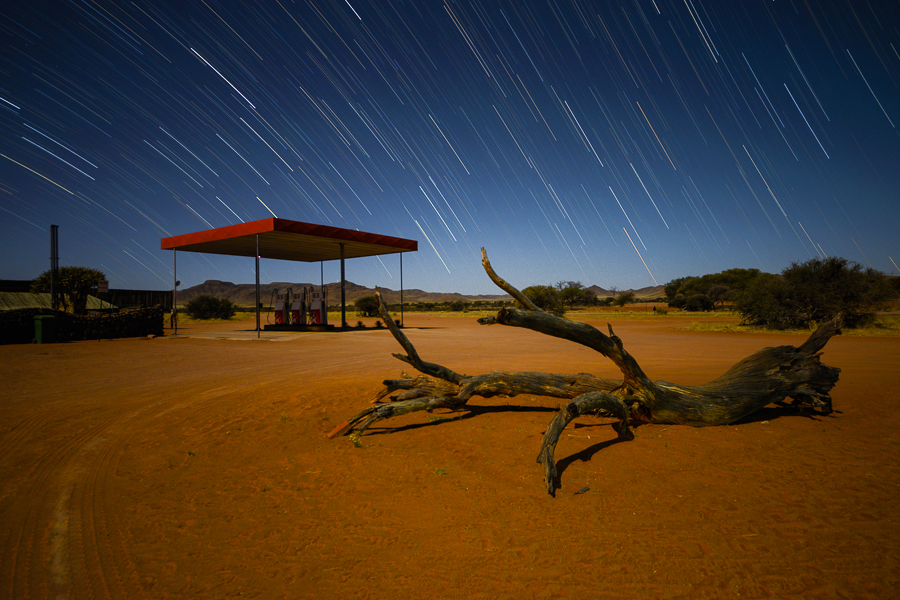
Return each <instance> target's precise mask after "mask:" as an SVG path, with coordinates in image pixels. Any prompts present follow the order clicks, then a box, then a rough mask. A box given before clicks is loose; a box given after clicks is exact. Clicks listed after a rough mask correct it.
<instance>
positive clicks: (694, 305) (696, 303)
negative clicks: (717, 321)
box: [684, 294, 715, 312]
mask: <svg viewBox="0 0 900 600" xmlns="http://www.w3.org/2000/svg"><path fill="white" fill-rule="evenodd" d="M714 308H715V305H713V301H712V300H711V299H710V297H709V296H707V295H706V294H693V295H691V296H688V297H687V298H685V301H684V310H688V311H691V312H706V311H710V310H713V309H714Z"/></svg>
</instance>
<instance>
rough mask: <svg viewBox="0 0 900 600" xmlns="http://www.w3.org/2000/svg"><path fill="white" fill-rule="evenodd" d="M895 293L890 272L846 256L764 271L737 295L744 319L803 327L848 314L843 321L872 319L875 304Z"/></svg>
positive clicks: (771, 325) (867, 321)
mask: <svg viewBox="0 0 900 600" xmlns="http://www.w3.org/2000/svg"><path fill="white" fill-rule="evenodd" d="M891 296H892V290H891V285H890V283H889V281H888V279H887V277H886V276H885V275H884V274H883V273H880V272H878V271H876V270H874V269H871V268H866V269H863V267H862V266H861V265H859V264H858V263H855V262H852V261H848V260H847V259H844V258H839V257H831V258H826V259H820V258H813V259H810V260H808V261H806V262H804V263H792V264H791V266H790V267H788V268H786V269H785V270H784V271H782V273H781V277H777V276H775V275H768V274H760V275H759V276H757V277H756V278H755V279H754V280H753V282H752V283H751V284H750V286H748V288H747V290H746V291H745V292H744V293H743V294H742V295H741V296H740V297H739V298H738V299H737V300H735V309H736V310H738V311H739V312H740V313H741V316H742V317H743V319H744V322H746V323H749V324H751V325H762V326H764V327H769V328H772V329H801V328H808V327H811V326H815V325H817V324H819V323H823V322H825V321H829V320H831V319H832V318H834V317H835V315H837V314H838V313H843V314H844V326H846V327H861V326H865V325H868V324H870V323H872V321H873V320H874V318H875V314H874V311H875V309H876V307H878V306H881V304H882V303H883V302H884V301H885V300H887V299H888V298H890V297H891Z"/></svg>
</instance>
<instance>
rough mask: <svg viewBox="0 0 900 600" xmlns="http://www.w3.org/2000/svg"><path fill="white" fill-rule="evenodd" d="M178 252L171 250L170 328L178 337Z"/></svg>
mask: <svg viewBox="0 0 900 600" xmlns="http://www.w3.org/2000/svg"><path fill="white" fill-rule="evenodd" d="M177 254H178V250H176V249H175V248H172V323H171V325H172V327H173V328H174V329H175V333H174V335H178V304H177V303H176V297H177V292H178V266H177V265H178V262H177V261H178V259H177Z"/></svg>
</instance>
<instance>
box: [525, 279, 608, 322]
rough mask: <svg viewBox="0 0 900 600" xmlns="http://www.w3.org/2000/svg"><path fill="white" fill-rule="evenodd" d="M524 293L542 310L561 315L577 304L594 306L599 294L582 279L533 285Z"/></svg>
mask: <svg viewBox="0 0 900 600" xmlns="http://www.w3.org/2000/svg"><path fill="white" fill-rule="evenodd" d="M522 293H523V294H525V295H526V296H528V298H529V299H530V300H531V301H532V302H534V303H535V305H536V306H538V307H539V308H540V309H541V310H544V311H546V312H548V313H550V314H553V315H556V316H557V317H561V316H563V315H564V314H565V313H566V310H568V309H570V308H575V307H576V306H594V305H595V304H597V296H596V295H595V294H594V293H593V292H592V291H590V290H589V289H587V288H586V287H584V285H583V284H582V283H581V282H580V281H560V282H558V283H557V284H556V285H555V286H553V285H533V286H531V287H527V288H525V289H524V290H522Z"/></svg>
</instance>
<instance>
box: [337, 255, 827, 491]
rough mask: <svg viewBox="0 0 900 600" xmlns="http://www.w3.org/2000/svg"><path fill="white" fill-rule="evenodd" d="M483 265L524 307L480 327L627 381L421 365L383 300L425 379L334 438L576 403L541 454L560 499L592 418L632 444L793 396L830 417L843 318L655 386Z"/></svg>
mask: <svg viewBox="0 0 900 600" xmlns="http://www.w3.org/2000/svg"><path fill="white" fill-rule="evenodd" d="M482 264H483V266H484V269H485V271H486V272H487V274H488V276H489V277H490V278H491V279H492V280H493V281H494V283H495V284H497V286H498V287H500V288H501V289H503V290H504V291H506V292H507V293H509V294H510V295H511V296H512V297H513V298H515V299H516V300H517V301H518V302H519V303H520V304H521V305H522V306H523V307H524V309H519V308H504V309H502V310H500V312H499V313H497V315H496V316H494V317H486V318H483V319H479V323H481V324H483V325H506V326H510V327H523V328H526V329H531V330H532V331H536V332H539V333H543V334H546V335H551V336H554V337H558V338H562V339H566V340H569V341H572V342H575V343H577V344H581V345H583V346H586V347H588V348H591V349H593V350H596V351H597V352H599V353H600V354H602V355H603V356H605V357H607V358H608V359H609V360H611V361H612V362H613V364H615V365H616V366H617V367H618V368H619V370H620V371H621V372H622V376H623V379H622V381H617V380H612V379H603V378H599V377H594V376H593V375H589V374H586V373H579V374H577V375H560V374H553V373H535V372H500V371H491V372H489V373H484V374H481V375H473V376H467V375H461V374H459V373H456V372H454V371H452V370H450V369H448V368H446V367H443V366H441V365H436V364H433V363H428V362H425V361H423V360H421V359H420V358H419V355H418V353H417V352H416V350H415V348H414V347H413V345H412V343H411V342H410V341H409V340H408V339H407V338H406V336H405V335H404V334H403V332H402V331H401V330H400V329H399V328H398V327H397V326H396V324H395V323H394V322H393V320H392V319H391V317H390V315H389V314H388V311H387V309H386V307H385V306H384V303H383V302H382V301H381V296H380V294H379V295H378V297H379V303H380V305H381V312H382V316H383V317H384V320H385V323H387V326H388V328H389V329H390V331H391V333H392V334H393V335H394V338H395V339H396V340H397V341H398V342H399V343H400V345H401V346H402V347H403V348H404V349H405V350H406V352H407V353H406V354H405V355H403V354H394V356H395V357H397V358H398V359H400V360H402V361H404V362H407V363H409V364H410V365H411V366H413V367H414V368H415V369H416V370H418V371H419V372H421V373H423V374H424V375H425V376H424V377H423V376H418V377H415V378H413V377H410V376H408V375H406V374H405V373H404V377H403V379H398V380H388V381H385V382H384V385H385V388H384V390H382V391H381V392H380V393H379V394H378V395H377V396H376V398H375V402H378V401H380V400H382V399H383V398H384V397H385V396H388V397H389V400H390V403H388V404H377V405H375V406H372V407H370V408H367V409H366V410H364V411H362V412H361V413H359V414H358V415H356V416H354V417H353V418H352V419H350V420H349V421H347V422H345V423H344V424H342V425H341V426H339V427H338V428H336V429H335V430H334V431H332V432H331V433H330V434H329V437H335V436H337V435H343V434H345V433H348V432H351V431H353V430H355V433H356V434H357V435H358V434H361V433H362V432H363V431H365V430H366V428H368V427H369V426H370V425H371V424H372V423H375V422H376V421H379V420H382V419H387V418H389V417H393V416H398V415H401V414H406V413H409V412H414V411H418V410H427V411H431V410H434V409H436V408H449V409H459V408H462V407H463V406H464V405H465V404H466V403H467V402H468V401H469V399H470V398H471V397H472V396H482V397H485V398H488V397H491V396H496V395H505V396H515V395H517V394H532V395H538V396H549V397H554V398H566V399H570V400H571V402H569V403H567V404H566V405H565V406H564V407H563V408H561V409H560V411H559V413H558V414H557V415H556V416H555V417H554V418H553V420H552V421H551V423H550V425H549V426H548V428H547V430H546V432H545V434H544V438H543V440H542V442H541V447H540V451H539V453H538V459H537V460H538V462H539V463H543V465H544V473H545V478H546V483H547V491H548V492H549V493H550V494H551V495H552V494H554V492H555V490H556V488H557V487H558V484H559V482H558V473H557V470H556V464H555V461H554V456H553V454H554V450H555V448H556V443H557V441H558V440H559V436H560V434H561V432H562V431H563V429H564V428H565V427H566V425H568V424H569V423H570V422H571V421H572V420H573V419H575V418H576V417H578V416H581V415H584V414H588V413H598V414H603V415H606V416H612V417H615V418H617V419H619V424H618V426H617V427H616V430H617V432H618V434H619V438H620V439H623V440H625V439H632V437H633V434H632V433H631V429H630V427H629V422H631V423H632V424H637V423H641V422H652V423H670V424H680V425H692V426H698V427H699V426H707V425H724V424H728V423H733V422H735V421H738V420H740V419H742V418H744V417H746V416H748V415H750V414H752V413H754V412H756V411H758V410H759V409H761V408H763V407H764V406H766V405H768V404H771V403H773V402H781V401H783V400H785V399H786V398H792V399H793V400H794V403H795V404H797V405H800V406H804V407H809V408H816V409H820V410H821V412H822V413H824V414H828V413H830V412H831V410H832V409H831V397H830V396H829V392H830V391H831V388H833V387H834V385H835V383H837V380H838V376H839V373H840V369H838V368H835V367H829V366H826V365H824V364H822V362H821V361H820V359H819V356H820V350H822V348H824V347H825V344H827V343H828V340H829V339H831V337H832V336H834V335H836V334H838V333H840V326H841V315H838V316H836V317H835V318H834V320H832V321H831V322H829V323H826V324H824V325H822V326H821V327H820V328H819V329H818V330H816V331H815V332H814V333H813V334H812V335H811V336H810V337H809V339H808V340H807V341H806V342H805V343H804V344H802V345H801V346H799V347H794V346H778V347H775V348H763V349H762V350H760V351H758V352H756V353H755V354H753V355H751V356H748V357H747V358H745V359H743V360H742V361H740V362H738V363H737V364H736V365H734V366H733V367H731V368H730V369H729V370H728V371H727V372H726V373H725V374H724V375H722V376H721V377H719V378H718V379H715V380H713V381H711V382H709V383H706V384H704V385H699V386H683V385H678V384H674V383H669V382H667V381H656V382H654V381H651V380H650V378H649V377H647V375H646V374H645V373H644V372H643V370H642V369H641V367H640V365H638V363H637V361H636V360H635V359H634V358H633V357H632V356H631V355H630V354H629V353H628V352H627V351H626V350H625V347H624V345H623V343H622V340H620V339H619V338H618V336H616V335H615V334H614V333H613V330H612V327H609V335H606V334H604V333H602V332H601V331H599V330H598V329H596V328H594V327H592V326H590V325H587V324H585V323H577V322H575V321H570V320H568V319H564V318H561V317H557V316H554V315H551V314H549V313H546V312H544V311H542V310H541V309H539V308H538V307H537V306H535V305H534V304H533V303H532V302H531V300H529V299H528V298H527V297H526V296H525V295H524V294H522V293H521V292H520V291H519V290H518V289H516V288H514V287H513V286H511V285H510V284H509V283H507V282H506V281H504V280H503V279H502V278H501V277H499V276H498V275H497V274H496V273H495V272H494V270H493V268H492V267H491V264H490V262H489V261H488V258H487V254H486V253H485V251H484V249H482ZM395 392H396V393H395Z"/></svg>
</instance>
